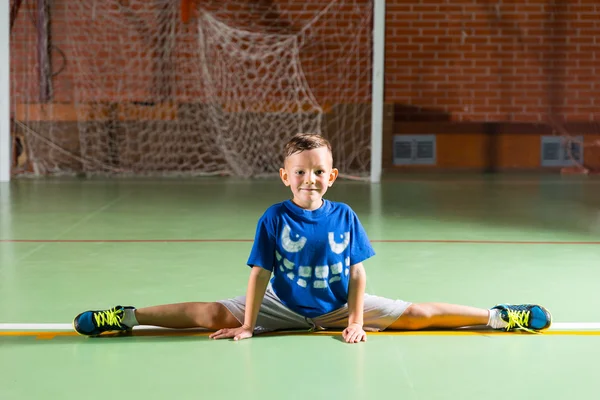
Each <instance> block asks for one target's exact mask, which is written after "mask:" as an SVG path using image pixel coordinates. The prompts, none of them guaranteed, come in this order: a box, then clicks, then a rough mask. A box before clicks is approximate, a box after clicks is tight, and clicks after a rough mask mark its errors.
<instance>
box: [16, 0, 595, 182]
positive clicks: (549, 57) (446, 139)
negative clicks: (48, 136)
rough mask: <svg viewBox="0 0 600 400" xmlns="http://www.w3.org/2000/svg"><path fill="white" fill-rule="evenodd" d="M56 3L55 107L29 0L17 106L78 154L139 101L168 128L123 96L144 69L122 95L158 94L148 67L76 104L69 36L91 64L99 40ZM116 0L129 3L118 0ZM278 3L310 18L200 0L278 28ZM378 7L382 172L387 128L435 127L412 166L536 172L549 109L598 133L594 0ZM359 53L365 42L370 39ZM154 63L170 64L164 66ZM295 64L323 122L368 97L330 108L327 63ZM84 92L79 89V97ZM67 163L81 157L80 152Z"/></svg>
mask: <svg viewBox="0 0 600 400" xmlns="http://www.w3.org/2000/svg"><path fill="white" fill-rule="evenodd" d="M13 2H14V0H11V3H13ZM53 3H54V6H53V11H52V13H53V15H52V43H53V44H54V45H55V46H56V47H57V48H58V49H60V52H62V53H63V54H64V55H65V60H66V63H65V64H64V68H63V61H64V60H63V58H62V56H61V54H60V53H59V52H58V51H53V52H52V58H53V61H52V62H53V66H54V73H55V76H54V77H53V79H52V91H53V96H52V99H51V102H50V106H48V104H46V105H40V104H43V95H42V94H41V93H40V79H39V75H38V71H37V68H36V63H37V54H36V52H37V50H36V48H35V42H33V40H34V39H35V27H34V22H33V21H34V20H33V21H32V18H34V17H33V14H34V13H35V8H36V2H35V1H32V0H24V1H23V4H22V7H21V10H20V14H19V17H18V19H17V21H16V23H15V26H14V28H13V31H12V34H11V85H12V88H11V92H12V98H11V111H12V112H13V115H14V116H15V117H16V118H17V119H19V120H26V121H28V123H29V124H30V126H32V127H33V128H35V129H40V130H42V131H43V130H44V129H46V130H47V129H52V130H53V132H52V134H53V135H54V137H55V138H57V140H58V141H60V142H61V144H62V145H63V146H64V147H65V148H67V149H68V150H69V151H73V152H77V151H78V147H79V133H80V128H81V126H82V125H83V126H90V127H92V128H93V126H94V124H102V123H106V121H109V120H111V119H116V120H118V121H121V122H123V121H124V122H125V123H126V124H131V125H136V124H143V123H144V121H140V118H139V116H140V115H141V114H142V113H141V112H138V111H136V107H141V108H143V109H144V110H143V114H144V116H145V117H144V118H153V119H160V118H164V119H166V122H165V124H166V125H165V126H167V127H168V125H169V123H171V122H169V121H170V120H172V118H171V116H172V114H173V109H172V108H169V106H168V105H167V106H165V105H164V104H159V105H156V106H148V105H144V106H136V105H131V104H121V103H120V101H121V98H120V97H119V96H120V95H119V92H118V87H119V82H120V80H121V78H122V77H123V76H127V77H128V78H129V79H130V77H131V76H132V75H134V76H138V77H139V81H140V85H139V87H138V88H137V89H134V90H132V92H131V91H130V93H128V98H129V99H131V98H134V99H138V100H139V101H141V102H143V101H145V100H147V99H148V98H152V97H154V98H160V97H161V96H162V95H164V93H163V92H164V90H163V89H161V83H160V82H158V85H154V86H153V87H154V88H155V89H154V90H155V92H152V93H151V92H148V90H147V87H148V85H144V83H147V82H148V81H151V80H152V79H154V77H153V76H152V74H151V73H150V74H148V69H147V68H145V69H140V70H139V71H135V70H123V69H119V68H118V65H117V66H110V68H112V69H113V70H114V76H113V77H112V78H111V77H110V76H109V77H108V78H107V79H105V80H104V82H103V87H102V91H100V90H98V91H90V92H89V93H88V95H89V96H90V99H89V100H95V101H102V102H104V103H105V105H104V106H102V107H94V109H90V110H85V109H83V110H82V109H81V108H79V109H77V110H75V109H74V97H75V91H76V87H77V84H76V83H77V81H78V80H82V79H85V78H86V74H87V73H89V71H84V68H85V63H82V62H78V59H77V57H78V51H80V50H78V51H76V49H75V48H74V47H73V40H78V41H80V42H81V43H85V44H86V48H87V52H88V54H93V55H94V56H93V59H94V60H95V61H94V62H101V60H102V57H103V54H105V53H103V52H105V51H107V50H106V49H107V43H102V42H97V41H95V40H94V38H90V37H86V36H85V35H81V37H72V38H70V40H69V39H68V38H67V37H66V33H65V32H66V29H65V26H70V27H77V26H84V25H86V24H90V21H89V20H82V19H81V18H75V17H74V15H75V14H74V13H73V12H70V11H69V7H72V6H71V5H75V4H76V3H73V2H72V1H70V0H54V1H53ZM122 3H124V4H125V3H128V2H127V1H126V0H123V1H122ZM279 3H281V4H284V3H285V4H286V6H283V5H282V6H281V7H280V11H281V12H282V13H283V14H285V13H286V12H295V11H298V10H305V11H306V12H305V14H306V18H307V19H308V18H310V17H312V15H313V14H314V13H312V11H311V10H309V9H307V8H306V7H307V6H306V4H305V3H304V2H298V3H297V5H294V4H289V1H285V2H284V1H283V0H269V1H267V0H260V1H259V0H256V1H252V0H245V1H241V0H238V1H228V2H223V1H203V3H202V7H205V8H206V9H209V10H211V11H213V12H215V15H217V16H219V17H221V18H224V19H229V21H230V22H231V23H232V24H234V25H235V26H238V27H240V28H250V29H252V28H256V27H257V25H261V29H262V30H264V31H270V32H273V33H285V32H294V31H295V30H297V29H299V26H301V23H300V21H301V19H300V20H298V23H297V24H292V25H290V24H285V23H283V22H282V21H285V18H281V15H279V16H277V15H271V14H270V11H269V10H272V9H273V5H274V4H279ZM386 3H387V4H386V49H385V50H386V64H385V113H384V146H383V148H384V154H383V162H384V168H385V169H386V170H387V171H390V170H397V169H399V168H400V169H401V168H402V167H393V166H392V156H391V151H392V136H393V135H394V134H400V133H407V134H437V164H436V166H435V167H421V168H428V169H431V168H438V169H475V170H477V169H489V168H495V169H498V170H503V169H515V170H520V169H523V170H527V169H537V168H538V167H539V164H540V160H539V158H540V149H539V137H540V135H542V134H552V133H553V131H552V128H551V127H549V126H547V125H545V122H546V121H547V118H548V116H553V117H554V118H555V119H556V120H557V121H559V122H564V121H566V122H569V123H571V125H566V126H567V129H568V131H569V132H570V133H572V134H574V135H575V134H577V135H579V134H581V133H583V134H582V136H584V140H585V141H586V143H589V144H591V143H592V142H594V141H597V140H599V139H600V138H599V137H598V133H599V132H600V129H598V128H597V127H596V126H595V124H594V123H593V121H594V119H595V118H596V117H597V116H598V115H599V114H598V112H599V111H600V110H599V108H600V104H599V103H600V100H595V98H596V97H598V98H600V96H597V95H598V94H600V93H598V92H599V83H598V80H597V78H596V73H597V71H596V64H597V63H598V60H597V59H598V58H600V43H598V40H600V39H597V37H600V18H599V17H600V6H598V5H596V4H595V2H594V1H593V0H571V1H566V0H564V1H550V0H547V1H541V0H524V1H511V2H506V1H503V2H487V1H486V2H484V1H478V0H468V1H467V0H453V1H441V0H437V1H427V0H420V1H406V0H386ZM309 7H310V6H309ZM296 8H297V9H298V10H296ZM143 11H144V10H140V9H138V10H136V12H138V13H140V12H141V13H143ZM300 15H302V13H300ZM284 16H285V15H284ZM348 18H354V17H352V14H351V13H350V12H348V13H342V14H341V15H340V21H342V22H341V23H344V22H343V21H344V19H348ZM194 23H195V19H194V18H193V15H192V19H191V21H190V22H189V23H188V24H187V25H184V24H178V25H177V27H176V36H177V43H178V44H177V45H181V46H185V47H186V48H189V47H191V46H193V45H194V43H195V41H196V40H197V36H196V33H195V29H194ZM101 28H102V27H99V29H101ZM109 28H110V29H112V30H115V32H118V26H110V27H107V28H106V29H109ZM333 29H334V28H333V27H332V30H333ZM71 30H72V29H71ZM82 32H83V30H82ZM332 32H333V31H332ZM142 33H143V31H140V32H138V34H137V35H134V36H131V35H130V34H129V35H130V36H128V38H127V40H126V41H125V42H124V41H123V39H122V38H118V37H117V35H115V36H114V38H113V41H114V43H112V45H113V46H126V47H128V48H130V49H131V51H132V53H136V52H139V47H140V46H141V43H142V41H143V37H141V36H143V35H142ZM324 35H325V36H324V37H323V39H322V40H320V41H319V43H318V45H313V46H312V47H311V49H312V50H311V51H314V52H317V53H319V54H322V57H327V56H328V54H329V53H330V52H328V46H333V44H331V43H329V42H328V39H327V37H326V33H325V34H324ZM32 44H33V45H32ZM108 47H110V46H108ZM355 51H366V47H360V48H359V49H355ZM178 57H179V58H178V59H177V60H176V62H177V63H179V64H180V65H181V71H182V73H181V74H179V76H177V77H171V78H169V79H176V80H177V81H178V82H179V87H185V88H186V91H185V93H175V94H172V93H171V95H173V96H174V98H175V99H176V100H177V101H178V102H181V103H184V104H185V103H189V104H188V106H186V107H187V108H194V107H196V108H198V107H200V108H201V107H202V106H201V105H198V103H202V102H204V101H206V99H205V98H203V93H205V91H204V90H203V87H202V86H201V83H200V82H198V80H197V79H194V74H193V73H192V72H193V71H194V68H196V66H195V65H194V62H195V55H194V54H186V53H185V52H178ZM161 67H162V68H169V65H163V66H161ZM303 67H304V72H305V73H306V79H307V82H308V84H309V85H310V87H311V88H312V89H313V92H314V95H315V98H316V99H317V101H318V102H319V103H320V104H322V105H324V106H325V108H326V110H327V112H328V113H327V114H326V116H325V123H327V122H328V121H332V120H335V114H336V112H338V111H337V110H340V109H344V108H349V107H350V108H351V107H355V108H357V109H363V108H365V107H367V108H368V107H369V101H370V100H369V98H370V92H369V90H370V88H367V89H368V90H366V89H365V88H362V89H361V90H362V92H361V93H358V95H356V93H353V94H354V96H350V95H349V96H348V99H349V100H348V101H347V102H345V104H337V103H334V102H333V101H332V99H331V97H330V96H329V93H330V91H329V88H330V87H331V85H332V82H335V79H336V73H335V71H333V70H329V69H324V68H322V67H320V65H319V64H317V63H315V64H313V65H311V64H310V63H307V65H304V66H303ZM144 71H145V72H144ZM166 83H168V82H163V83H162V84H166ZM163 86H164V85H163ZM111 89H114V90H111ZM136 90H137V92H136ZM346 90H347V91H348V93H349V94H350V93H351V92H353V91H354V92H356V91H355V90H354V88H353V87H348V88H346ZM132 93H133V94H132ZM80 95H81V94H80ZM85 100H86V99H80V101H81V102H82V103H85ZM158 103H160V101H159V102H158ZM338 103H340V102H339V101H338ZM84 107H85V106H84ZM149 107H150V108H151V109H152V110H151V111H150V112H149V111H148V108H149ZM198 112H200V111H198V110H195V111H194V113H198ZM148 115H150V117H148ZM165 116H166V117H165ZM82 118H83V119H82ZM346 128H347V127H345V126H343V125H342V126H336V127H335V128H334V129H338V130H340V132H335V135H336V136H338V137H340V138H343V135H344V130H345V129H346ZM15 130H16V131H18V128H15ZM116 134H118V132H116ZM350 139H351V138H350ZM39 146H44V143H39ZM42 148H43V147H42ZM585 151H586V153H585V157H586V159H592V158H596V159H598V160H600V151H598V147H593V146H592V147H589V148H586V150H585ZM65 162H67V161H65ZM68 162H69V163H75V164H76V163H77V161H76V160H70V161H68ZM404 168H406V167H404ZM413 168H414V167H413Z"/></svg>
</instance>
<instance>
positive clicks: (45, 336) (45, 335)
mask: <svg viewBox="0 0 600 400" xmlns="http://www.w3.org/2000/svg"><path fill="white" fill-rule="evenodd" d="M210 333H211V332H205V331H178V330H172V331H171V330H164V329H160V330H151V329H145V330H137V331H134V332H133V333H131V334H130V336H139V337H142V336H200V337H205V336H208V335H210ZM309 335H328V336H337V335H341V331H319V332H304V331H301V332H298V331H293V332H270V333H264V334H261V335H260V336H309ZM367 335H368V336H489V335H527V336H530V335H532V334H530V333H527V332H502V331H494V330H456V331H444V330H439V331H435V330H432V331H384V332H367ZM539 335H545V336H547V335H552V336H557V335H558V336H600V331H598V330H588V331H586V330H564V331H560V330H548V331H545V332H542V333H540V334H539ZM27 336H29V337H35V338H36V339H37V340H51V339H54V338H56V337H66V336H79V335H78V334H77V332H61V331H0V337H27ZM102 336H103V337H105V336H122V335H121V334H118V333H116V334H113V333H106V334H103V335H102ZM534 336H535V335H534ZM84 338H85V337H83V336H82V339H84Z"/></svg>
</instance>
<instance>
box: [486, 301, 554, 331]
mask: <svg viewBox="0 0 600 400" xmlns="http://www.w3.org/2000/svg"><path fill="white" fill-rule="evenodd" d="M494 309H497V310H500V318H502V320H503V321H505V322H506V323H507V325H506V327H504V328H502V329H503V330H506V331H515V330H524V331H527V332H538V331H542V330H544V329H548V328H549V327H550V325H551V324H552V315H551V314H550V312H549V311H548V310H546V309H545V308H544V307H542V306H540V305H537V304H519V305H513V304H498V305H497V306H495V307H492V310H494Z"/></svg>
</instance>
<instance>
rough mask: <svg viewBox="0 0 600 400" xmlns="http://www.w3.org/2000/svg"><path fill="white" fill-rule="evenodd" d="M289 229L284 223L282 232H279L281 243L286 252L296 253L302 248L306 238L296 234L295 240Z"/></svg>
mask: <svg viewBox="0 0 600 400" xmlns="http://www.w3.org/2000/svg"><path fill="white" fill-rule="evenodd" d="M291 231H292V230H291V229H290V227H289V226H287V225H286V226H284V227H283V232H281V245H282V246H283V249H284V250H285V251H287V252H288V253H297V252H299V251H300V250H302V249H303V248H304V245H305V244H306V238H305V237H300V238H298V237H299V235H296V238H297V240H294V239H292V237H291V235H290V233H291Z"/></svg>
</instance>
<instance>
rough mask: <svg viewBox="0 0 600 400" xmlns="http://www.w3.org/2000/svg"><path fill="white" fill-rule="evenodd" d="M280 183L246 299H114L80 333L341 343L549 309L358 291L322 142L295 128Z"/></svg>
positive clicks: (531, 323)
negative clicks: (332, 332) (337, 332)
mask: <svg viewBox="0 0 600 400" xmlns="http://www.w3.org/2000/svg"><path fill="white" fill-rule="evenodd" d="M284 153H285V159H284V165H283V168H281V169H280V171H279V174H280V177H281V180H282V182H283V183H284V184H285V185H286V186H288V187H289V188H290V190H291V192H292V199H291V200H286V201H283V202H281V203H277V204H274V205H272V206H271V207H269V208H268V209H267V210H266V211H265V213H264V214H263V215H262V217H261V218H260V219H259V221H258V225H257V228H256V235H255V240H254V244H253V247H252V250H251V253H250V257H249V259H248V262H247V264H248V266H250V267H251V270H250V278H249V280H248V285H247V290H246V296H240V297H235V298H231V299H227V300H220V301H217V302H208V303H203V302H189V303H178V304H167V305H160V306H153V307H146V308H140V309H136V308H134V307H129V306H127V307H122V306H117V307H114V308H111V309H109V310H99V311H86V312H83V313H81V314H79V315H78V316H77V317H75V319H74V321H73V326H74V328H75V330H76V331H77V332H78V333H80V334H82V335H88V336H95V335H99V334H101V333H103V332H106V331H129V330H131V329H132V328H133V327H134V326H137V325H153V326H161V327H166V328H176V329H178V328H179V329H181V328H196V327H200V328H205V329H209V330H214V331H215V332H214V333H213V334H211V335H210V337H211V338H213V339H222V338H233V339H234V340H240V339H245V338H249V337H251V336H252V335H253V334H259V333H263V332H269V331H276V330H298V329H305V330H306V329H342V330H343V331H342V337H343V339H344V340H345V341H346V342H348V343H357V342H360V341H366V339H367V335H366V332H365V331H381V330H385V329H390V330H416V329H425V328H460V327H468V326H477V325H488V326H490V327H492V328H494V329H502V330H507V331H510V330H515V329H520V330H526V331H540V330H544V329H547V328H548V327H549V326H550V324H551V315H550V313H549V312H548V310H546V309H545V308H544V307H542V306H540V305H535V304H522V305H509V304H501V305H497V306H495V307H492V308H491V309H489V310H488V309H480V308H475V307H470V306H463V305H454V304H446V303H418V304H417V303H414V304H413V303H410V302H406V301H402V300H392V299H388V298H383V297H379V296H374V295H369V294H366V293H365V286H366V273H365V268H364V266H363V261H365V260H367V259H368V258H370V257H372V256H373V255H375V252H374V250H373V248H372V247H371V244H370V242H369V239H368V237H367V234H366V232H365V230H364V228H363V227H362V225H361V223H360V221H359V219H358V217H357V215H356V214H355V213H354V211H352V209H351V208H350V207H349V206H348V205H346V204H344V203H339V202H332V201H329V200H326V199H324V198H323V196H324V195H325V193H326V192H327V190H328V189H329V188H330V187H331V186H332V185H333V183H334V182H335V180H336V178H337V176H338V170H337V169H335V168H333V157H332V151H331V145H330V143H329V142H328V141H327V140H326V139H325V138H323V137H322V136H320V135H315V134H297V135H295V136H294V137H292V138H291V140H290V141H289V142H288V143H287V144H286V146H285V149H284Z"/></svg>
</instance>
